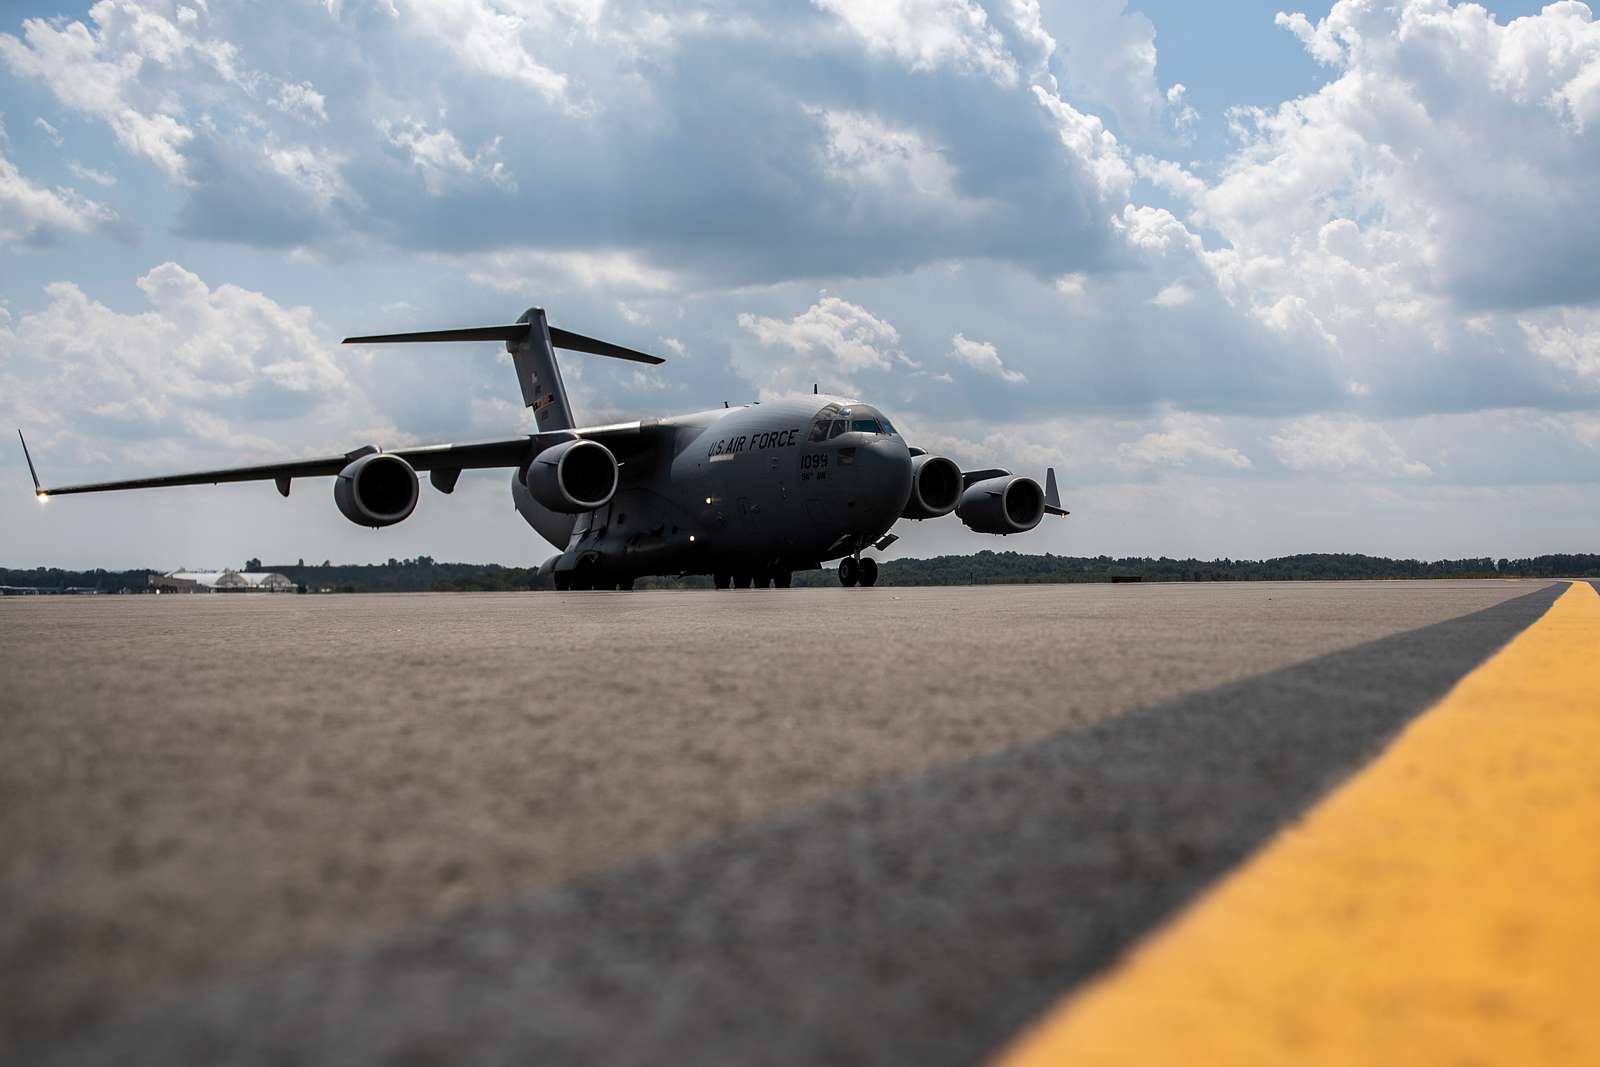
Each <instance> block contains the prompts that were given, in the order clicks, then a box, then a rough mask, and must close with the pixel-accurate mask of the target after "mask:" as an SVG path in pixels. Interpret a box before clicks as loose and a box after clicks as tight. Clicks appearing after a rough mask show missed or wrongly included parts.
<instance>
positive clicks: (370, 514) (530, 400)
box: [18, 308, 1067, 590]
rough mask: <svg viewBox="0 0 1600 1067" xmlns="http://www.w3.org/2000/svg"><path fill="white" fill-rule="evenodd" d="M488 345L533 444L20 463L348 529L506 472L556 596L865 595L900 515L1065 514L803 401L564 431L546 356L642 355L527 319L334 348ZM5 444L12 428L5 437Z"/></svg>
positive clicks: (831, 406)
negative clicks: (502, 362)
mask: <svg viewBox="0 0 1600 1067" xmlns="http://www.w3.org/2000/svg"><path fill="white" fill-rule="evenodd" d="M420 341H504V342H505V345H506V350H507V351H508V352H510V353H511V360H512V364H513V365H514V367H515V368H516V373H517V381H518V383H519V384H520V385H521V386H522V399H523V401H524V403H526V405H527V406H528V407H530V408H532V409H533V417H534V423H535V425H536V426H537V432H535V433H531V434H520V435H517V436H515V437H506V438H502V439H500V440H496V441H481V442H477V443H474V444H459V445H457V444H448V445H426V446H423V447H419V448H400V449H395V450H393V451H382V450H380V449H378V448H377V447H375V446H372V445H368V446H365V447H362V448H358V449H356V450H354V451H352V452H347V453H344V454H342V455H337V456H323V457H318V458H314V459H303V460H296V461H294V462H290V463H267V464H262V465H260V466H254V467H235V468H230V469H225V470H210V471H197V472H194V473H190V474H172V475H162V476H159V477H152V478H130V479H126V480H123V481H114V482H95V483H91V484H86V485H66V486H60V487H56V488H46V487H44V486H41V485H40V484H39V475H38V472H37V471H36V470H34V466H33V458H32V457H31V456H27V441H26V440H23V442H22V447H23V453H24V455H25V456H26V458H27V460H28V471H29V473H30V474H31V475H32V477H33V485H34V489H35V491H36V492H37V494H38V496H39V498H40V499H41V500H44V499H48V498H50V497H56V496H67V495H70V494H74V493H99V492H107V491H110V490H117V489H147V488H157V487H163V486H177V485H209V484H218V483H221V482H245V481H272V482H275V483H276V484H277V488H278V492H280V493H282V494H283V495H284V496H288V495H289V487H290V485H291V483H293V482H294V481H295V480H296V479H298V478H323V477H333V478H334V479H335V481H334V484H333V499H334V503H335V504H336V505H338V508H339V510H340V511H341V512H342V513H343V514H344V516H345V517H346V518H348V519H349V520H350V521H351V522H355V523H359V524H360V525H362V526H369V527H375V528H376V527H383V526H392V525H394V524H395V523H397V522H401V521H403V520H404V519H405V518H406V517H407V516H409V515H410V514H411V513H412V511H414V510H415V509H416V506H417V499H418V497H419V495H420V490H419V486H418V480H417V475H418V473H419V472H423V473H426V474H427V475H428V480H429V481H430V482H431V483H433V487H434V488H435V489H437V490H439V491H440V492H441V493H450V492H452V491H453V490H454V489H455V487H456V481H457V479H458V478H460V476H461V472H462V471H463V470H479V469H485V468H495V467H500V468H508V469H510V470H511V471H512V472H513V473H512V477H511V499H512V501H513V503H514V504H515V506H516V509H517V511H518V512H519V513H520V514H521V515H522V517H523V518H524V519H525V520H527V523H528V525H530V526H532V527H533V528H534V529H535V530H536V531H538V533H539V535H540V536H541V537H543V538H544V539H545V540H547V541H549V542H550V544H552V545H553V546H555V547H556V548H558V549H560V550H561V551H560V552H559V553H558V554H557V555H555V556H552V557H551V558H550V559H548V560H546V561H545V563H544V565H543V566H542V567H541V568H540V573H541V574H548V575H551V576H552V577H553V580H554V582H555V586H556V588H557V589H563V590H566V589H618V588H621V589H631V588H633V584H634V581H635V580H636V579H638V578H640V577H644V576H646V575H686V574H709V575H712V576H713V579H714V583H715V585H716V587H717V588H718V589H726V588H728V587H729V586H730V585H731V586H733V587H735V588H740V589H744V588H749V587H750V586H752V585H754V586H757V587H766V586H769V585H771V586H778V587H780V588H785V587H788V586H789V584H790V582H791V580H792V576H793V573H794V572H795V571H797V570H814V569H816V568H818V567H820V566H821V565H822V564H823V563H825V562H829V561H831V560H839V568H838V571H839V581H840V582H841V583H842V584H844V585H846V586H870V585H873V584H874V583H876V582H877V580H878V565H877V563H876V562H875V561H874V560H873V559H871V558H870V557H866V556H863V555H862V552H863V551H865V550H867V549H869V548H877V549H879V550H882V549H884V548H887V547H888V546H889V545H890V544H891V543H892V542H893V541H895V540H897V537H896V535H895V534H892V533H890V532H889V530H890V527H892V526H893V525H894V524H895V523H896V522H897V521H898V520H900V519H932V518H938V517H940V516H943V515H948V514H949V513H951V512H952V511H953V512H955V514H956V516H957V517H958V518H959V519H960V520H961V521H962V522H963V523H965V524H966V525H967V526H968V527H969V528H971V529H973V530H976V531H977V532H979V533H990V534H1001V535H1006V534H1014V533H1023V532H1026V531H1028V530H1031V529H1033V528H1034V527H1035V526H1037V525H1038V524H1039V522H1040V520H1041V519H1042V518H1043V517H1044V516H1045V515H1047V514H1048V515H1066V514H1067V512H1066V511H1065V510H1064V509H1063V508H1062V507H1061V501H1060V499H1059V496H1058V493H1057V489H1056V480H1055V471H1054V469H1053V468H1052V469H1051V470H1050V471H1048V472H1047V475H1046V479H1045V485H1044V486H1043V487H1041V486H1040V485H1039V483H1038V482H1036V481H1034V480H1033V479H1031V478H1023V477H1018V476H1016V475H1013V474H1012V473H1011V472H1010V471H1007V470H998V469H993V470H971V471H963V470H962V469H961V468H960V467H958V466H957V465H956V464H955V462H954V461H952V460H950V459H948V458H946V457H944V456H935V455H930V454H929V453H928V452H927V451H925V450H924V449H921V448H916V447H912V446H910V445H907V443H906V442H905V440H904V439H903V438H902V437H901V436H900V433H899V432H898V431H897V430H896V429H895V427H894V425H893V424H892V423H891V422H890V421H889V419H888V418H887V417H886V416H885V415H884V414H883V412H881V411H880V410H878V409H877V408H875V407H873V406H872V405H870V404H865V403H862V402H860V401H858V400H854V399H849V398H846V397H838V396H827V395H823V394H820V393H816V392H813V393H812V394H811V395H804V396H799V397H790V398H785V399H781V400H767V401H765V402H752V403H750V404H746V405H743V406H740V407H728V406H727V405H724V406H723V407H722V408H719V409H714V410H711V411H701V412H696V413H694V414H690V415H676V416H672V417H670V418H651V419H640V420H638V421H636V422H621V423H614V424H611V425H606V426H579V425H577V422H576V420H575V419H574V417H573V413H572V405H571V404H570V403H569V402H568V400H567V392H566V389H565V388H564V387H563V385H562V383H561V370H560V368H559V366H558V365H557V363H556V356H555V350H556V349H557V348H563V349H567V350H569V351H574V352H586V353H589V354H591V355H597V356H609V357H611V358H614V359H625V360H632V361H634V362H637V363H650V364H657V363H663V362H665V361H664V360H662V359H660V358H659V357H657V356H652V355H647V354H646V353H643V352H636V351H634V350H633V349H630V348H624V347H622V346H621V345H615V344H611V343H610V342H607V341H600V340H596V339H595V338H592V337H585V336H583V335H582V334H576V333H571V332H569V331H567V330H563V329H560V328H559V327H555V326H551V325H550V324H549V323H548V322H547V321H546V319H545V313H544V310H543V309H542V308H530V309H529V310H528V311H526V312H524V313H523V315H522V317H521V318H519V319H517V321H516V322H515V323H512V324H510V325H506V326H478V327H470V328H467V329H458V330H436V331H429V332H422V333H397V334H381V335H376V336H370V337H347V338H345V342H344V343H345V344H392V343H397V342H420ZM18 436H19V437H21V431H20V430H19V431H18Z"/></svg>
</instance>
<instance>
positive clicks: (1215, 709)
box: [0, 582, 1567, 1063]
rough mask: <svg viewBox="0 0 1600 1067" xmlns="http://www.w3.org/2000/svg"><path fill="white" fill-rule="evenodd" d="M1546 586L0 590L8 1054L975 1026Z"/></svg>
mask: <svg viewBox="0 0 1600 1067" xmlns="http://www.w3.org/2000/svg"><path fill="white" fill-rule="evenodd" d="M1566 588H1567V587H1566V586H1565V585H1564V584H1556V585H1552V584H1550V583H1541V582H1529V583H1516V582H1459V583H1457V582H1430V583H1350V584H1316V583H1306V584H1295V583H1285V584H1276V583H1273V584H1267V583H1263V584H1238V585H1216V586H1199V585H1193V586H1188V585H1185V586H1175V585H1151V586H1121V587H1111V586H1032V587H1001V588H984V589H948V590H946V589H891V588H879V589H873V590H842V589H841V590H803V589H796V590H749V591H727V592H721V593H710V592H707V593H646V592H637V593H588V594H533V595H477V596H474V595H428V596H391V597H161V598H151V597H138V598H96V599H93V600H68V599H59V600H57V599H37V600H33V599H30V600H8V601H6V602H4V603H0V678H3V679H4V685H3V689H0V840H3V841H4V843H5V848H4V852H3V854H0V958H4V959H5V960H6V961H7V966H6V967H5V968H4V969H3V974H0V1059H4V1058H6V1057H7V1056H8V1054H9V1056H10V1057H11V1058H12V1059H14V1060H15V1061H16V1062H46V1063H48V1062H61V1063H71V1062H104V1063H112V1062H129V1061H130V1060H143V1061H146V1062H162V1063H175V1062H236V1063H255V1062H280V1061H283V1060H292V1061H295V1062H311V1063H346V1062H414V1063H427V1062H451V1061H456V1060H461V1059H467V1060H472V1061H476V1062H490V1063H498V1062H506V1063H512V1062H519V1063H520V1062H529V1061H530V1060H531V1061H542V1062H600V1061H604V1062H608V1063H616V1062H621V1063H633V1062H637V1063H653V1062H661V1061H662V1060H676V1061H693V1062H705V1063H715V1062H725V1063H760V1062H773V1063H818V1062H852V1063H902V1062H919V1063H924V1062H925V1063H971V1062H978V1061H981V1060H982V1059H984V1058H985V1057H986V1056H989V1055H992V1054H994V1053H995V1052H997V1051H998V1050H1000V1049H1001V1048H1002V1047H1004V1046H1005V1045H1006V1044H1007V1043H1008V1042H1009V1041H1011V1040H1012V1039H1013V1038H1014V1037H1015V1036H1016V1035H1017V1034H1018V1033H1019V1032H1020V1031H1021V1030H1022V1029H1023V1028H1024V1027H1025V1026H1026V1025H1027V1024H1028V1023H1029V1022H1030V1020H1033V1019H1035V1018H1037V1017H1039V1016H1040V1014H1041V1013H1043V1012H1046V1011H1048V1010H1049V1009H1050V1007H1051V1006H1052V1005H1053V1004H1055V1003H1056V1002H1057V1001H1058V1000H1059V998H1060V997H1061V996H1062V995H1063V994H1064V993H1066V992H1068V991H1069V990H1070V989H1072V988H1074V987H1075V985H1076V984H1078V983H1081V982H1082V981H1084V980H1085V979H1087V978H1090V977H1092V976H1094V975H1096V974H1098V973H1100V972H1102V971H1103V970H1104V968H1105V967H1106V966H1107V965H1109V964H1110V963H1112V962H1113V961H1114V960H1115V959H1117V957H1118V956H1119V954H1120V953H1121V952H1123V951H1124V950H1125V949H1127V948H1128V946H1129V945H1130V944H1132V943H1134V942H1135V941H1136V940H1137V939H1138V938H1140V937H1141V936H1142V935H1145V934H1147V933H1149V932H1150V931H1151V930H1152V929H1154V928H1156V927H1158V926H1159V925H1160V923H1161V922H1162V921H1163V920H1164V919H1165V918H1167V917H1168V916H1170V915H1171V914H1172V913H1173V912H1174V910H1175V909H1177V908H1179V907H1180V906H1182V905H1183V904H1185V902H1187V901H1189V900H1191V899H1192V898H1194V897H1195V896H1196V894H1198V893H1200V892H1202V891H1203V890H1205V889H1206V887H1207V886H1209V885H1210V884H1211V883H1213V882H1214V881H1215V880H1216V879H1217V878H1218V877H1219V876H1221V875H1223V874H1224V873H1226V872H1228V871H1229V870H1231V869H1233V868H1234V867H1236V866H1237V865H1238V864H1239V863H1240V862H1241V861H1242V860H1244V859H1246V858H1247V857H1248V856H1250V855H1251V854H1252V853H1253V852H1254V851H1255V850H1257V849H1258V848H1260V847H1261V846H1262V845H1263V844H1264V843H1265V842H1266V841H1268V840H1269V839H1270V838H1271V837H1272V835H1273V834H1274V832H1275V831H1276V830H1278V829H1279V828H1281V827H1282V826H1284V825H1285V824H1286V823H1288V822H1289V821H1291V820H1293V819H1295V818H1296V817H1297V816H1299V815H1300V814H1301V813H1302V812H1304V811H1305V810H1306V809H1307V808H1308V807H1309V806H1311V805H1313V804H1314V803H1316V802H1317V801H1318V799H1319V798H1321V797H1323V796H1324V795H1325V794H1326V793H1327V792H1328V791H1329V790H1330V789H1332V788H1333V787H1335V786H1336V785H1337V784H1338V783H1339V782H1340V781H1342V780H1343V779H1344V778H1345V777H1346V776H1348V775H1349V774H1351V773H1352V772H1354V771H1356V770H1358V769H1359V768H1361V767H1362V766H1364V765H1365V764H1366V763H1367V762H1368V761H1369V760H1370V759H1371V758H1372V757H1373V756H1374V755H1375V754H1376V753H1378V752H1379V751H1380V750H1381V749H1382V747H1383V745H1384V744H1385V742H1387V741H1388V740H1390V739H1391V738H1392V737H1393V736H1394V735H1395V734H1396V732H1397V731H1398V730H1400V729H1401V728H1402V727H1403V726H1404V725H1405V724H1406V723H1407V722H1408V721H1410V720H1411V719H1412V718H1413V717H1414V716H1416V715H1418V714H1419V713H1420V712H1422V711H1424V710H1425V709H1426V708H1428V707H1429V706H1430V705H1431V704H1433V703H1434V702H1435V701H1437V700H1438V699H1439V698H1440V697H1442V696H1444V695H1445V694H1446V693H1447V692H1448V691H1449V690H1450V689H1451V687H1452V686H1453V685H1455V684H1456V683H1457V682H1458V681H1459V680H1460V679H1461V678H1463V677H1464V676H1465V675H1467V674H1468V673H1469V672H1471V671H1472V670H1473V669H1474V668H1476V667H1478V666H1479V665H1480V664H1482V663H1483V662H1484V661H1485V660H1487V659H1489V658H1490V657H1491V656H1492V655H1493V654H1494V653H1495V652H1496V651H1497V650H1498V649H1500V648H1501V647H1502V646H1504V645H1505V644H1506V643H1507V642H1508V641H1511V640H1512V639H1513V638H1515V637H1516V636H1517V635H1518V634H1520V633H1522V632H1523V631H1524V630H1526V629H1527V628H1528V627H1529V626H1530V625H1531V624H1533V623H1534V622H1535V621H1536V620H1539V619H1540V618H1541V616H1543V615H1544V613H1545V611H1546V610H1547V609H1548V608H1549V607H1550V605H1551V604H1552V603H1553V602H1554V601H1555V599H1556V597H1557V596H1558V595H1559V594H1560V593H1561V592H1562V591H1563V590H1565V589H1566Z"/></svg>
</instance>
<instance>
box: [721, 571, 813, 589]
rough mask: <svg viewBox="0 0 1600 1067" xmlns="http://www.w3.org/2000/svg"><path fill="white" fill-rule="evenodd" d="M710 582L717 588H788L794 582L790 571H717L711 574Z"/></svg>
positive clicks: (792, 573)
mask: <svg viewBox="0 0 1600 1067" xmlns="http://www.w3.org/2000/svg"><path fill="white" fill-rule="evenodd" d="M711 584H712V585H714V586H716V587H717V588H718V589H726V588H728V587H729V586H730V585H731V586H732V587H733V588H735V589H750V588H752V587H754V588H756V589H766V588H767V587H768V586H770V587H772V588H773V589H788V588H789V587H790V586H791V585H793V584H794V572H792V571H756V572H755V573H753V574H752V573H750V572H748V571H747V572H744V573H732V572H728V571H718V572H717V573H715V574H713V575H712V576H711Z"/></svg>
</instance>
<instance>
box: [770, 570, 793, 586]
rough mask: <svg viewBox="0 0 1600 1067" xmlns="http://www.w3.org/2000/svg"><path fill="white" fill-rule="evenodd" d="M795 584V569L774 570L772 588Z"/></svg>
mask: <svg viewBox="0 0 1600 1067" xmlns="http://www.w3.org/2000/svg"><path fill="white" fill-rule="evenodd" d="M793 584H794V572H793V571H773V572H772V588H774V589H787V588H789V587H790V586H791V585H793Z"/></svg>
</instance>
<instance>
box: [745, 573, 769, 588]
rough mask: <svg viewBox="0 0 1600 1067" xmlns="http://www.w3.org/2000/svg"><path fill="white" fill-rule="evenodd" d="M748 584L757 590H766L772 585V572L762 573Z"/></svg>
mask: <svg viewBox="0 0 1600 1067" xmlns="http://www.w3.org/2000/svg"><path fill="white" fill-rule="evenodd" d="M750 584H751V585H752V586H754V587H755V588H757V589H766V588H768V587H769V586H771V585H772V572H771V571H763V572H761V573H760V574H758V575H756V576H755V577H754V578H752V579H751V580H750Z"/></svg>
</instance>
